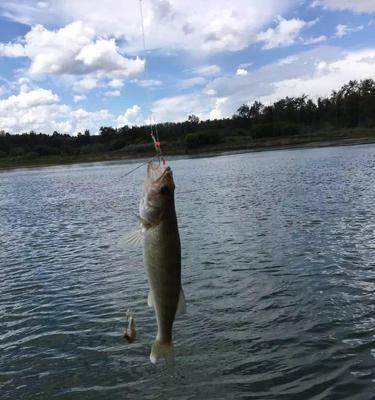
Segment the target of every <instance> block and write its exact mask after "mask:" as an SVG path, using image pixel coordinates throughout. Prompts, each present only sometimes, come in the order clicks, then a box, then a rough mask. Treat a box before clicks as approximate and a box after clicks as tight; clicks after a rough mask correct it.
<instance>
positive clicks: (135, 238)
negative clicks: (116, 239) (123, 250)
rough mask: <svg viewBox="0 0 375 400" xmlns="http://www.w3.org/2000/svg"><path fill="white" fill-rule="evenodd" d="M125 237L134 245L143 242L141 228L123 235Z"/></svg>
mask: <svg viewBox="0 0 375 400" xmlns="http://www.w3.org/2000/svg"><path fill="white" fill-rule="evenodd" d="M125 239H126V241H127V242H129V243H131V244H133V245H134V246H140V245H141V244H142V242H143V232H142V230H141V229H140V230H137V231H135V232H131V233H129V235H127V236H126V237H125Z"/></svg>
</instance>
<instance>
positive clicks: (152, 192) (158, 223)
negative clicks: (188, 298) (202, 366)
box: [139, 162, 185, 363]
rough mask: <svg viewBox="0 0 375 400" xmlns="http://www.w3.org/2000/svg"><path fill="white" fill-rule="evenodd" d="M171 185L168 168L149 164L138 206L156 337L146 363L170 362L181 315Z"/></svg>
mask: <svg viewBox="0 0 375 400" xmlns="http://www.w3.org/2000/svg"><path fill="white" fill-rule="evenodd" d="M174 192H175V184H174V180H173V173H172V170H171V168H170V167H167V168H165V169H162V168H161V167H160V166H159V165H157V164H153V163H151V162H150V163H149V164H148V166H147V175H146V178H145V181H144V185H143V195H142V198H141V201H140V205H139V219H140V221H141V225H142V239H143V259H144V266H145V270H146V273H147V277H148V282H149V286H150V292H149V295H148V305H149V306H153V307H154V310H155V315H156V320H157V326H158V331H157V336H156V339H155V341H154V343H153V345H152V348H151V354H150V360H151V362H153V363H156V362H157V360H158V359H160V358H165V359H166V361H167V363H168V362H169V363H171V362H173V360H174V352H173V338H172V328H173V322H174V320H175V317H176V315H178V314H182V313H184V312H185V298H184V293H183V290H182V285H181V245H180V236H179V232H178V224H177V216H176V210H175V200H174Z"/></svg>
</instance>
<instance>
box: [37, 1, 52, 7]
mask: <svg viewBox="0 0 375 400" xmlns="http://www.w3.org/2000/svg"><path fill="white" fill-rule="evenodd" d="M36 5H37V7H39V8H48V7H49V4H48V3H47V2H46V1H38V3H37V4H36Z"/></svg>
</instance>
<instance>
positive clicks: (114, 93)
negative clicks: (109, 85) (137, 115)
mask: <svg viewBox="0 0 375 400" xmlns="http://www.w3.org/2000/svg"><path fill="white" fill-rule="evenodd" d="M104 95H105V96H107V97H117V96H120V95H121V92H120V90H118V89H117V90H108V91H107V92H104Z"/></svg>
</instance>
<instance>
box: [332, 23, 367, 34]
mask: <svg viewBox="0 0 375 400" xmlns="http://www.w3.org/2000/svg"><path fill="white" fill-rule="evenodd" d="M363 28H364V26H363V25H360V26H356V27H352V28H351V27H350V26H348V25H342V24H340V25H337V26H336V33H335V36H337V37H343V36H346V35H348V34H349V33H353V32H358V31H361V30H363Z"/></svg>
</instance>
